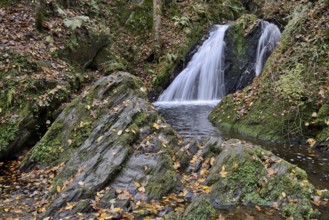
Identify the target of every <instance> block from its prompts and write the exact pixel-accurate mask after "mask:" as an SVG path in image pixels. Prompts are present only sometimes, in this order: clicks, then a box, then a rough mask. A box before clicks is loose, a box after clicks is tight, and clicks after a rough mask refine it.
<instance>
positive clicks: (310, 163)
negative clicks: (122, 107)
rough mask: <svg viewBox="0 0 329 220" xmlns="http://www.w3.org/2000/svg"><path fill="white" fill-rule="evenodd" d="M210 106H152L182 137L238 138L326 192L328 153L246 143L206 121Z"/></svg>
mask: <svg viewBox="0 0 329 220" xmlns="http://www.w3.org/2000/svg"><path fill="white" fill-rule="evenodd" d="M217 103H218V101H214V102H198V101H195V102H165V103H164V102H160V103H159V102H156V103H154V105H155V106H156V107H157V109H158V111H159V113H160V114H161V115H162V116H163V117H164V118H165V119H166V121H167V122H168V123H169V124H171V125H172V127H173V128H174V129H175V130H176V131H177V132H178V133H179V134H180V135H182V136H183V137H186V138H195V139H197V140H199V141H202V140H206V139H208V138H209V137H210V136H215V137H218V136H221V137H227V138H238V139H244V140H248V141H250V142H253V143H255V144H259V145H261V146H262V147H263V148H264V149H266V150H270V151H272V152H273V153H274V154H275V155H277V156H279V157H281V158H283V159H285V160H287V161H289V162H290V163H292V164H295V165H297V166H299V167H301V168H302V169H304V170H305V171H306V172H307V173H308V176H309V179H310V181H311V183H312V184H313V185H314V186H315V187H316V188H318V189H324V188H327V189H329V160H328V158H329V152H323V151H320V150H316V149H311V148H309V147H307V146H298V145H289V144H288V145H282V144H269V143H266V142H261V141H257V140H253V139H248V138H246V137H244V136H241V135H239V134H237V133H236V132H221V131H219V130H218V129H217V128H215V127H214V126H213V125H212V124H211V123H210V122H209V120H208V115H209V112H210V111H211V109H212V108H213V107H214V106H215V105H216V104H217Z"/></svg>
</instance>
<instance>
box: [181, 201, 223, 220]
mask: <svg viewBox="0 0 329 220" xmlns="http://www.w3.org/2000/svg"><path fill="white" fill-rule="evenodd" d="M216 214H217V212H216V210H215V209H214V208H213V207H212V205H211V204H210V202H209V201H208V200H206V199H204V198H201V199H198V200H195V201H193V202H192V203H191V204H190V205H189V206H188V207H187V209H186V210H185V212H184V215H183V219H184V220H209V219H213V218H215V217H216Z"/></svg>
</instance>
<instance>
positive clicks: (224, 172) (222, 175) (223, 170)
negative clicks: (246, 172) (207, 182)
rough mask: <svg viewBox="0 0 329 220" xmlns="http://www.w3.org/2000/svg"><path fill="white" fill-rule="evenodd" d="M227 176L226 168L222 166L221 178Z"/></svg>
mask: <svg viewBox="0 0 329 220" xmlns="http://www.w3.org/2000/svg"><path fill="white" fill-rule="evenodd" d="M226 175H227V172H226V171H225V166H222V171H220V176H221V177H222V178H225V177H226Z"/></svg>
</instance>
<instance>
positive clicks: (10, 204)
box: [0, 157, 63, 219]
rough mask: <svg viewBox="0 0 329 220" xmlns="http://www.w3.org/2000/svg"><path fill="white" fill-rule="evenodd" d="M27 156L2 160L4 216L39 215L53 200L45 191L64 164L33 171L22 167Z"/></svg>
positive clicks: (0, 176) (0, 201)
mask: <svg viewBox="0 0 329 220" xmlns="http://www.w3.org/2000/svg"><path fill="white" fill-rule="evenodd" d="M22 159H23V157H20V158H19V159H18V160H14V161H9V162H6V163H3V162H1V163H0V194H1V197H0V217H1V219H35V218H36V217H37V216H38V215H39V214H40V213H43V212H44V211H45V207H46V206H47V205H48V203H49V201H48V200H47V198H46V197H45V195H46V194H47V193H48V192H49V191H50V190H51V188H52V185H51V184H52V181H53V179H54V177H55V176H56V174H57V172H58V171H59V169H60V168H61V167H62V166H63V164H61V165H60V166H57V167H52V168H48V169H38V168H35V169H33V170H31V171H30V172H26V173H21V172H20V171H19V170H18V167H19V164H20V162H21V160H22Z"/></svg>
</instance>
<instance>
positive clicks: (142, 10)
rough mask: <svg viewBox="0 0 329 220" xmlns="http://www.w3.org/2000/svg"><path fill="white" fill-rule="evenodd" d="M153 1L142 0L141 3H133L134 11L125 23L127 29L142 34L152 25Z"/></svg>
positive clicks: (150, 28)
mask: <svg viewBox="0 0 329 220" xmlns="http://www.w3.org/2000/svg"><path fill="white" fill-rule="evenodd" d="M152 8H153V1H152V0H144V2H143V3H142V4H141V5H134V12H133V13H132V15H131V17H130V19H129V20H128V21H127V23H126V27H127V29H128V30H129V31H131V32H133V33H135V34H143V33H145V32H146V31H150V30H152V27H153V10H152Z"/></svg>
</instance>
